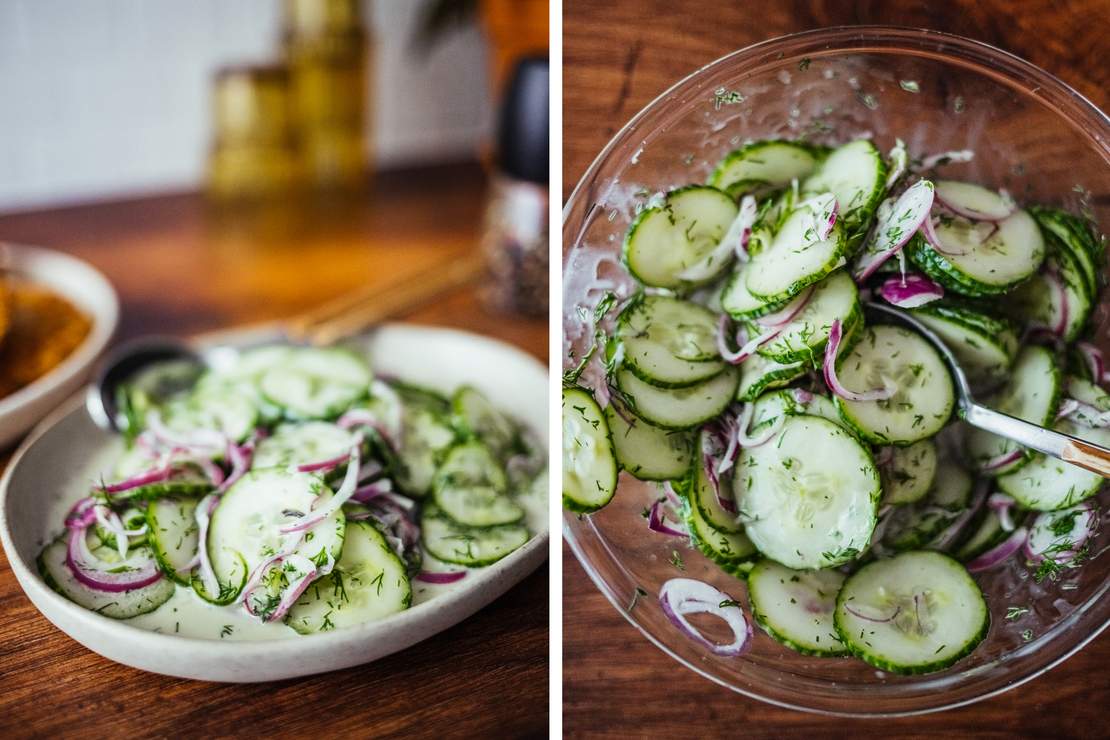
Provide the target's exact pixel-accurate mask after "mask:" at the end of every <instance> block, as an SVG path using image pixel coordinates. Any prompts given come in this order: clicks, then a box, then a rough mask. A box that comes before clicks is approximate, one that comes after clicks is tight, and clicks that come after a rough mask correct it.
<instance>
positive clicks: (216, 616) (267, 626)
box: [42, 439, 548, 640]
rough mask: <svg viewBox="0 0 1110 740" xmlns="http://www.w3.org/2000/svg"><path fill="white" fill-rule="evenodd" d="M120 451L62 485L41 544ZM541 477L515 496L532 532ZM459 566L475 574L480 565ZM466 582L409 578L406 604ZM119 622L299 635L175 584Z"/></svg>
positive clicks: (222, 634) (226, 635)
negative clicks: (158, 602)
mask: <svg viewBox="0 0 1110 740" xmlns="http://www.w3.org/2000/svg"><path fill="white" fill-rule="evenodd" d="M123 452H124V444H123V441H122V440H120V439H114V440H112V441H111V442H110V443H109V444H107V445H106V446H105V447H104V448H103V449H102V450H101V451H100V452H99V453H97V454H96V455H94V456H93V457H92V458H90V459H89V460H88V462H87V463H86V465H85V466H84V467H83V468H80V469H78V470H76V471H75V473H74V475H73V477H72V478H71V479H70V481H69V482H68V483H67V485H66V490H65V492H64V494H63V495H62V496H60V497H59V498H58V499H56V500H55V502H54V505H53V506H52V507H51V508H50V511H49V515H48V517H47V518H46V523H47V526H48V529H47V530H46V531H44V532H43V533H42V543H43V544H44V545H45V544H46V543H47V542H50V541H51V540H52V539H53V538H54V537H55V536H56V535H57V534H58V523H59V522H62V521H64V520H65V516H66V513H67V512H68V511H69V510H70V508H72V506H73V504H74V503H76V502H77V501H78V500H79V499H81V498H84V497H85V496H87V495H88V492H89V488H90V487H91V486H92V485H94V484H95V483H96V482H98V481H100V480H101V479H103V480H111V479H112V478H113V477H114V476H113V471H114V469H115V467H116V463H117V461H118V460H119V458H120V456H121V455H122V454H123ZM547 480H548V474H547V471H546V470H545V471H544V472H542V473H540V474H539V475H538V476H536V479H535V481H533V483H532V486H531V488H530V489H529V490H528V491H526V492H524V493H520V494H518V495H517V496H516V497H515V500H516V502H517V503H518V504H519V505H520V507H521V508H522V509H524V522H525V524H526V525H527V526H528V529H529V531H531V532H532V534H533V536H535V535H536V534H537V533H539V532H541V531H544V530H546V529H547ZM460 569H463V568H462V566H458V565H451V564H447V563H442V562H440V561H438V560H436V559H435V558H433V557H432V556H431V555H428V554H427V553H424V565H423V568H422V570H426V571H432V572H435V571H457V570H460ZM465 570H473V571H476V572H477V571H481V570H482V569H481V568H467V569H465ZM470 580H472V578H471V576H469V575H468V576H467V577H466V578H462V579H460V580H458V581H455V582H454V583H445V584H432V583H424V582H423V581H418V580H415V579H414V580H413V581H412V606H413V607H416V606H419V605H420V604H424V603H426V602H428V601H431V600H432V599H435V598H437V597H440V596H442V595H444V594H446V593H449V592H451V591H455V590H457V589H460V588H465V587H466V586H467V583H468V582H469V581H470ZM120 621H122V622H123V623H124V624H129V625H131V626H133V627H138V628H140V629H145V630H149V631H151V632H158V633H161V634H168V635H180V636H182V637H193V638H202V639H208V640H274V639H283V638H295V637H301V635H300V634H299V633H297V632H296V631H294V630H293V629H292V628H290V627H287V626H286V625H285V624H283V623H281V622H277V623H264V622H260V621H259V620H258V619H257V618H255V617H252V616H251V615H250V614H248V613H247V612H246V610H245V609H244V608H243V606H242V604H237V605H232V606H216V605H215V604H210V603H208V602H206V601H204V600H203V599H201V598H200V597H199V596H197V594H196V592H195V591H193V589H192V588H189V587H186V586H182V585H180V584H177V586H176V591H175V592H174V595H173V596H172V597H171V598H170V599H169V601H167V602H166V603H164V604H162V606H160V607H158V608H157V609H155V610H154V611H152V612H150V613H148V614H141V615H139V616H137V617H132V618H131V619H125V620H120Z"/></svg>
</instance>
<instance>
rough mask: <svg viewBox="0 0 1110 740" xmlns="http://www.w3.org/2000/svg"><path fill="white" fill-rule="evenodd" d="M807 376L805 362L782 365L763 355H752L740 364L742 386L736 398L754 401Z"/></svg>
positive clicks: (737, 391) (739, 387) (737, 389)
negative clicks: (767, 392) (768, 391)
mask: <svg viewBox="0 0 1110 740" xmlns="http://www.w3.org/2000/svg"><path fill="white" fill-rule="evenodd" d="M805 374H806V364H805V363H804V362H791V363H788V364H785V365H784V364H781V363H778V362H775V361H774V360H770V359H767V358H766V357H763V356H762V355H758V354H757V355H752V356H751V357H749V358H748V359H746V360H744V361H743V362H742V363H740V385H739V386H738V387H737V388H736V398H737V399H738V400H740V401H752V400H754V399H756V398H758V397H759V396H760V395H762V394H763V392H764V391H767V390H770V389H772V388H781V387H783V386H785V385H789V384H790V383H792V382H794V381H795V380H797V379H798V378H800V377H802V376H803V375H805Z"/></svg>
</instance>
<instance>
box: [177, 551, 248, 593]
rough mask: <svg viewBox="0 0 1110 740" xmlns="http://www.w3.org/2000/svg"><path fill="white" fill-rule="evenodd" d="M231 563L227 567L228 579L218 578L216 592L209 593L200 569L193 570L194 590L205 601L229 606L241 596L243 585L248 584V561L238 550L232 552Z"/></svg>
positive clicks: (226, 575) (226, 574)
mask: <svg viewBox="0 0 1110 740" xmlns="http://www.w3.org/2000/svg"><path fill="white" fill-rule="evenodd" d="M230 560H231V562H230V565H229V567H228V568H227V569H226V571H227V572H226V573H225V577H226V579H227V580H224V581H221V580H219V579H217V582H216V586H217V591H216V593H209V591H208V587H207V586H206V585H205V584H204V579H203V578H201V576H200V569H199V568H197V569H195V570H193V578H192V581H191V583H192V586H193V592H194V593H196V595H197V596H199V597H200V598H201V600H203V601H207V602H208V603H209V604H215V605H216V606H227V605H229V604H233V603H235V600H236V599H237V598H239V594H240V592H242V590H243V587H244V586H246V585H247V576H248V575H249V573H248V572H247V561H246V560H245V559H244V558H243V556H242V555H240V554H239V553H237V552H234V553H231V554H230Z"/></svg>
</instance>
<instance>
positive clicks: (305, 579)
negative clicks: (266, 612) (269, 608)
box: [266, 558, 318, 622]
mask: <svg viewBox="0 0 1110 740" xmlns="http://www.w3.org/2000/svg"><path fill="white" fill-rule="evenodd" d="M304 560H305V562H306V563H308V564H309V566H310V567H308V569H307V570H306V571H305V573H304V575H302V576H301V577H300V578H299V579H298V580H296V581H294V582H293V583H290V584H289V585H288V586H286V587H285V593H283V594H282V596H281V601H280V602H278V605H277V608H276V609H274V611H273V613H272V614H270V616H269V617H268V618H267V619H266V621H267V622H280V621H281V620H282V618H284V617H285V614H286V612H288V611H289V609H290V608H292V606H293V604H296V603H297V599H299V598H301V594H303V593H304V592H305V590H306V589H307V588H308V587H309V586H310V585H311V584H312V582H313V581H314V580H315V579H316V576H317V575H318V574H317V572H316V568H315V566H312V564H311V561H309V560H308V559H307V558H304Z"/></svg>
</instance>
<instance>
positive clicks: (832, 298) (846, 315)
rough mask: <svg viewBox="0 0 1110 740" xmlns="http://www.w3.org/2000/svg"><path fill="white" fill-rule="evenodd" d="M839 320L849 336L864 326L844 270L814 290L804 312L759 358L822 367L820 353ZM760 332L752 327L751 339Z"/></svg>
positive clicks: (831, 276) (763, 349)
mask: <svg viewBox="0 0 1110 740" xmlns="http://www.w3.org/2000/svg"><path fill="white" fill-rule="evenodd" d="M837 319H839V320H840V324H841V326H843V327H844V332H845V333H847V334H850V333H852V332H853V331H854V330H855V329H856V326H857V325H858V324H861V323H862V322H863V309H862V308H861V307H860V303H859V291H858V290H857V289H856V284H855V282H854V281H853V280H852V278H851V276H849V275H848V272H847V271H845V270H839V271H837V272H834V273H833V274H832V275H829V276H828V277H827V278H825V279H824V280H822V281H821V282H819V283H817V284H816V285H815V286H813V293H812V294H811V295H810V298H809V301H808V302H807V303H806V305H805V308H803V309H802V310H801V312H800V313H799V314H798V315H797V316H795V317H794V319H793V320H792V321H791V322H790V323H789V324H787V325H786V326H785V327H784V328H783V329H782V331H781V332H780V333H779V335H778V336H777V337H775V338H774V339H772V340H771V341H770V342H768V343H767V344H765V345H763V346H762V347H760V348H759V354H760V355H762V356H763V357H766V358H768V359H771V360H774V361H775V362H778V363H783V364H788V363H792V362H808V363H810V364H811V365H819V364H820V357H821V353H822V351H823V350H824V348H825V345H826V344H827V343H828V341H829V329H830V328H831V327H832V324H833V321H835V320H837ZM761 331H764V329H762V328H761V327H756V326H751V325H749V333H750V335H751V336H756V335H757V334H756V333H757V332H761Z"/></svg>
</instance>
